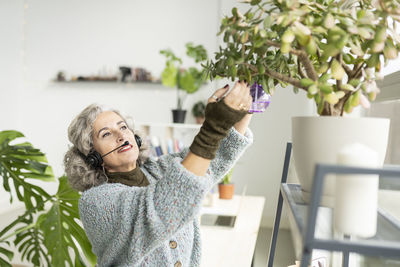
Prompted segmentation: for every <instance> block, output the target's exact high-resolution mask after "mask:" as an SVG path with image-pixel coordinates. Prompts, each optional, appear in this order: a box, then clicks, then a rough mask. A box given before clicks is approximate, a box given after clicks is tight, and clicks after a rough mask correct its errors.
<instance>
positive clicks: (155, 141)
mask: <svg viewBox="0 0 400 267" xmlns="http://www.w3.org/2000/svg"><path fill="white" fill-rule="evenodd" d="M147 142H148V144H149V150H150V156H153V157H159V156H162V155H166V154H171V153H177V152H181V151H182V150H183V148H184V145H183V142H182V140H179V139H177V138H159V137H158V136H151V137H149V136H147Z"/></svg>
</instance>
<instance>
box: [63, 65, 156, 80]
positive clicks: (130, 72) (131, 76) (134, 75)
mask: <svg viewBox="0 0 400 267" xmlns="http://www.w3.org/2000/svg"><path fill="white" fill-rule="evenodd" d="M118 69H119V71H114V70H113V68H106V67H103V68H102V70H101V71H99V73H98V75H89V76H84V75H79V76H71V79H69V80H67V79H66V78H65V73H64V72H61V71H60V72H58V73H57V77H56V81H57V82H123V83H136V82H148V83H159V82H160V81H159V79H157V78H155V77H153V76H152V75H151V73H150V72H149V71H147V70H146V69H144V68H132V67H129V66H120V67H119V68H118Z"/></svg>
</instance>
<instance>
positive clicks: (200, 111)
mask: <svg viewBox="0 0 400 267" xmlns="http://www.w3.org/2000/svg"><path fill="white" fill-rule="evenodd" d="M205 110H206V104H204V102H203V101H198V102H196V103H195V104H194V105H193V108H192V114H193V116H195V117H202V118H204V116H205Z"/></svg>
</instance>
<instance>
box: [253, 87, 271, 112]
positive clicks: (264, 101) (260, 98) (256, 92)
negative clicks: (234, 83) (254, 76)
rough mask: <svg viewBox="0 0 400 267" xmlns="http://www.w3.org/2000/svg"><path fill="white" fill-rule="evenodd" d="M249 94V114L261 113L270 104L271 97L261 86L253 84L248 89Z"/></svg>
mask: <svg viewBox="0 0 400 267" xmlns="http://www.w3.org/2000/svg"><path fill="white" fill-rule="evenodd" d="M250 94H251V96H252V98H253V102H252V103H251V108H250V109H249V112H252V113H261V112H264V111H265V110H266V109H267V107H268V106H269V103H271V95H270V94H267V93H265V91H264V89H263V87H262V85H261V84H258V83H257V82H255V83H254V84H253V85H252V86H251V88H250Z"/></svg>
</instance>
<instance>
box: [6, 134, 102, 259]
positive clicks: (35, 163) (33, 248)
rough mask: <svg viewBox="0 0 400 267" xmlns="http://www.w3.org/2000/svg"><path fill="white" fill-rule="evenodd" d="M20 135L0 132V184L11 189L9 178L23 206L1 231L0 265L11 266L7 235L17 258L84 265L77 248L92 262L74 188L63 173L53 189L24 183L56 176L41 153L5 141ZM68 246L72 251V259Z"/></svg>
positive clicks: (92, 257) (8, 190)
mask: <svg viewBox="0 0 400 267" xmlns="http://www.w3.org/2000/svg"><path fill="white" fill-rule="evenodd" d="M21 137H24V135H23V134H22V133H20V132H17V131H2V132H0V176H1V177H2V178H3V186H4V189H5V190H6V191H7V192H10V193H11V188H10V186H9V185H10V183H9V181H10V180H12V184H14V187H15V189H14V192H15V194H16V195H17V197H18V200H19V201H22V202H24V204H25V207H26V210H25V213H24V214H22V215H20V216H19V217H18V218H17V219H15V220H14V221H13V222H12V223H11V224H9V225H8V226H6V227H5V228H4V229H2V230H1V232H0V265H1V266H11V264H10V262H11V260H12V259H13V256H14V253H13V252H12V251H10V250H9V249H7V248H6V247H9V246H10V239H11V238H12V237H15V239H14V241H13V243H14V245H15V247H16V248H17V249H18V251H19V252H21V253H22V260H26V261H29V262H31V263H32V264H33V265H34V266H85V264H84V262H83V261H82V259H81V257H80V254H81V253H80V250H81V251H82V252H83V254H84V255H85V257H86V259H87V260H88V261H89V262H90V263H91V264H92V265H94V264H95V263H96V257H95V255H94V254H93V253H92V251H91V245H90V243H89V241H88V239H87V237H86V234H85V232H84V230H83V229H82V227H80V225H79V224H78V221H79V212H78V201H79V197H80V195H79V193H78V192H76V191H75V190H74V189H72V188H71V187H70V186H69V184H68V182H67V178H66V177H65V176H63V177H60V178H59V179H58V181H59V187H58V191H57V193H56V194H55V195H50V194H48V193H47V192H45V191H44V190H43V189H41V188H40V187H38V186H36V185H33V184H31V183H29V179H34V180H41V181H46V182H47V181H55V179H54V176H53V173H52V171H51V168H50V166H49V165H47V159H46V156H45V154H44V153H42V152H40V150H38V149H36V148H34V147H33V146H32V145H31V144H29V143H27V142H24V143H19V144H14V145H12V144H10V142H11V141H14V140H15V139H17V138H21ZM32 200H34V202H33V201H32ZM10 202H12V196H11V194H10ZM45 205H46V208H45ZM74 241H76V242H74ZM77 244H78V245H77ZM69 248H70V249H71V250H73V251H74V255H75V258H74V259H72V258H73V257H74V256H73V255H72V254H71V252H70V251H69V250H68V249H69ZM4 256H5V257H4Z"/></svg>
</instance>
